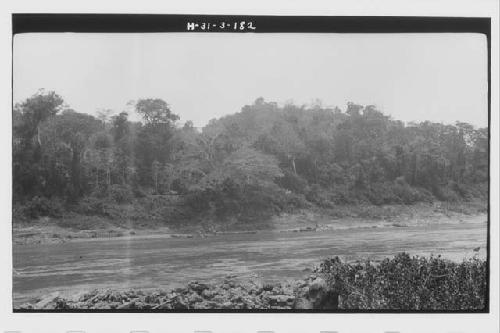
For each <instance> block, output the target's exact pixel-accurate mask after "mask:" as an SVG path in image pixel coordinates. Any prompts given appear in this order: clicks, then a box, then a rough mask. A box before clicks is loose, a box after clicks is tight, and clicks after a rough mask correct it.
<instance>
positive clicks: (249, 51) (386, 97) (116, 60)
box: [14, 33, 488, 126]
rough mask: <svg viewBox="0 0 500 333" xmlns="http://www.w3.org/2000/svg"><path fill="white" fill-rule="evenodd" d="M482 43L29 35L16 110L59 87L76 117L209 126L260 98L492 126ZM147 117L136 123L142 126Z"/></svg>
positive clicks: (17, 64)
mask: <svg viewBox="0 0 500 333" xmlns="http://www.w3.org/2000/svg"><path fill="white" fill-rule="evenodd" d="M487 78H488V76H487V48H486V38H485V37H484V36H483V35H479V34H385V35H384V34H216V33H200V34H196V33H189V34H187V33H185V34H175V33H170V34H167V33H154V34H153V33H151V34H74V33H65V34H62V33H57V34H47V33H46V34H22V35H16V36H15V39H14V102H19V101H22V100H23V99H25V98H27V97H29V96H31V95H32V94H34V93H35V92H36V91H37V90H38V89H39V88H45V89H46V90H55V91H56V92H57V93H58V94H60V95H61V96H62V97H63V98H64V100H65V101H66V103H67V104H69V105H70V106H71V107H72V108H73V109H75V110H76V111H78V112H86V113H90V114H95V113H96V110H97V109H100V108H110V109H113V110H114V111H115V112H116V113H118V112H120V111H122V110H124V109H125V107H126V103H127V102H128V101H130V100H136V99H139V98H148V97H155V98H162V99H164V100H165V101H167V102H168V103H169V104H170V105H171V108H172V110H173V112H174V113H176V114H178V115H180V117H181V122H184V121H186V120H192V121H193V122H194V124H195V126H204V125H205V124H206V123H207V122H208V120H210V119H211V118H216V117H220V116H223V115H225V114H230V113H235V112H238V111H240V109H241V107H242V106H243V105H245V104H250V103H252V102H253V101H254V100H255V99H256V98H257V97H259V96H262V97H264V98H265V99H266V100H268V101H276V102H279V103H282V102H286V101H287V100H293V101H294V102H295V103H297V104H307V103H310V102H311V101H313V100H314V99H321V100H322V101H323V104H324V105H327V106H336V105H337V106H339V107H340V108H341V109H345V105H346V103H347V102H348V101H353V102H356V103H359V104H375V105H377V106H378V107H379V109H381V110H382V111H383V112H384V113H386V114H390V115H391V116H392V117H393V118H395V119H400V120H404V121H413V120H416V121H422V120H431V121H437V122H444V123H454V122H455V121H456V120H460V121H466V122H469V123H472V124H474V125H476V126H487V116H488V108H487ZM134 119H137V118H134Z"/></svg>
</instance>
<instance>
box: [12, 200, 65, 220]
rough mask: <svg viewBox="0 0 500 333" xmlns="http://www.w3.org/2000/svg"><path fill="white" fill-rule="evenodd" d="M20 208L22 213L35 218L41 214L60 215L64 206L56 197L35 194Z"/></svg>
mask: <svg viewBox="0 0 500 333" xmlns="http://www.w3.org/2000/svg"><path fill="white" fill-rule="evenodd" d="M21 210H22V214H23V215H25V216H27V217H29V218H34V219H36V218H39V217H42V216H50V217H61V216H62V213H63V211H64V207H63V204H62V202H61V201H60V200H58V199H56V198H50V199H49V198H46V197H38V196H36V197H33V198H32V199H31V200H30V201H28V202H26V203H25V204H24V206H23V207H22V208H21Z"/></svg>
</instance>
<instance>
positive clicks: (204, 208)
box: [11, 16, 498, 313]
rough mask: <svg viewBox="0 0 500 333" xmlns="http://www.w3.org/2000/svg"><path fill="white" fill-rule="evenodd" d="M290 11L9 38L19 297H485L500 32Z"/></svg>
mask: <svg viewBox="0 0 500 333" xmlns="http://www.w3.org/2000/svg"><path fill="white" fill-rule="evenodd" d="M168 19H169V18H168V16H167V17H165V20H167V21H168ZM177 19H178V18H177ZM267 20H269V22H272V20H273V18H268V19H267ZM311 20H312V19H311ZM330 20H331V21H332V22H335V18H331V19H330ZM290 22H291V23H290V24H294V27H298V28H296V29H295V30H293V31H282V32H280V31H272V32H268V31H263V30H259V29H263V26H262V24H260V21H259V20H258V19H255V20H252V19H251V18H250V19H248V18H247V19H242V18H240V17H231V16H227V17H225V18H214V17H209V16H208V17H207V18H205V19H200V18H199V17H191V18H190V17H189V16H186V18H185V20H184V21H183V26H185V31H182V32H179V31H178V32H141V31H139V32H130V31H127V32H121V33H117V32H92V33H89V32H74V31H68V32H43V31H42V32H22V33H17V34H14V36H13V42H12V43H13V44H12V72H13V73H12V74H13V75H12V90H13V91H12V99H13V106H12V221H11V223H12V308H13V310H14V311H21V312H43V311H58V312H71V311H77V312H78V311H86V312H94V311H95V312H108V311H109V312H188V313H189V312H214V311H215V312H321V313H328V312H333V313H342V312H391V313H393V312H401V313H406V312H411V313H413V312H416V313H419V312H422V313H428V312H438V313H441V312H460V313H475V312H483V313H484V312H488V311H489V274H490V267H489V255H490V254H489V245H490V242H489V241H490V240H489V227H490V219H489V195H490V192H489V190H490V183H489V181H490V173H489V172H490V164H489V163H490V155H489V153H490V146H489V142H490V141H489V140H490V129H489V125H490V124H489V120H490V109H489V108H490V105H489V103H490V97H489V47H490V45H489V34H486V33H478V32H473V31H471V32H467V31H462V32H455V33H449V32H439V31H437V32H401V31H394V32H389V31H385V32H384V33H381V32H377V31H374V32H371V31H365V32H355V33H354V32H335V31H333V32H326V31H325V32H311V31H304V32H301V31H299V30H300V27H301V26H304V27H306V26H307V24H305V23H304V24H302V25H301V22H302V21H301V19H300V18H299V17H296V18H294V19H290ZM353 22H358V21H353ZM306 30H307V29H306ZM495 112H498V110H496V111H495ZM495 223H498V221H496V222H495Z"/></svg>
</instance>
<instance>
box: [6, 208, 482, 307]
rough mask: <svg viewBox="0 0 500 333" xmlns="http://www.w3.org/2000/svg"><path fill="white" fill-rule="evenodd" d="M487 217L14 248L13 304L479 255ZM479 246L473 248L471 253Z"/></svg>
mask: <svg viewBox="0 0 500 333" xmlns="http://www.w3.org/2000/svg"><path fill="white" fill-rule="evenodd" d="M486 235H487V223H486V216H483V215H481V216H474V217H470V218H467V219H463V220H462V221H460V222H457V223H436V224H432V223H424V224H419V225H413V226H407V227H397V226H391V225H386V226H380V227H374V226H370V227H368V226H367V227H363V226H362V225H361V226H359V225H358V226H353V227H352V228H342V229H338V230H335V229H333V230H323V231H317V232H312V231H309V232H276V231H274V232H273V231H267V232H264V231H262V232H259V233H256V234H225V235H216V236H211V237H207V238H167V237H164V236H158V237H131V238H110V239H98V240H85V241H74V242H68V243H61V244H46V245H23V246H14V248H13V253H14V257H13V263H14V273H13V289H14V291H13V297H14V306H16V305H19V304H21V303H23V302H26V301H30V300H31V299H33V298H35V297H37V296H40V295H43V294H48V293H52V292H56V291H57V292H60V293H61V294H68V293H75V292H77V291H82V290H89V289H93V288H114V289H128V288H143V289H149V288H169V287H175V286H179V285H184V284H185V283H186V282H188V281H190V280H212V279H218V278H222V277H224V276H227V275H236V276H239V277H245V278H252V279H262V280H265V281H276V280H279V281H283V280H287V279H295V278H300V277H302V276H304V275H306V274H308V272H309V270H310V269H311V268H312V267H313V266H314V265H317V264H318V263H319V262H320V261H321V259H323V258H327V257H330V256H340V257H341V258H343V259H345V260H356V259H364V258H371V259H373V260H378V259H381V258H384V257H387V256H391V255H394V254H396V253H398V252H402V251H406V252H409V253H410V254H412V255H430V254H436V255H437V254H441V255H442V256H443V257H445V258H449V259H451V260H455V261H461V260H463V259H464V258H468V257H471V256H473V255H478V256H480V257H482V258H485V257H486ZM477 247H480V250H479V252H473V249H474V248H477Z"/></svg>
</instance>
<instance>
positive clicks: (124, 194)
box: [108, 185, 134, 204]
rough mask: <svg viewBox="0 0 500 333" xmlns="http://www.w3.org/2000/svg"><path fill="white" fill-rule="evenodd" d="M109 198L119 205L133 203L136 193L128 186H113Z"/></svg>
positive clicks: (110, 187) (109, 189) (109, 190)
mask: <svg viewBox="0 0 500 333" xmlns="http://www.w3.org/2000/svg"><path fill="white" fill-rule="evenodd" d="M108 196H109V198H110V199H111V200H113V201H114V202H116V203H118V204H124V203H131V202H132V200H133V199H134V193H133V192H132V189H131V187H130V186H128V185H111V186H109V188H108Z"/></svg>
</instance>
